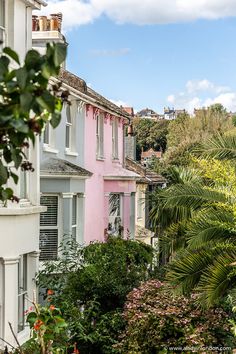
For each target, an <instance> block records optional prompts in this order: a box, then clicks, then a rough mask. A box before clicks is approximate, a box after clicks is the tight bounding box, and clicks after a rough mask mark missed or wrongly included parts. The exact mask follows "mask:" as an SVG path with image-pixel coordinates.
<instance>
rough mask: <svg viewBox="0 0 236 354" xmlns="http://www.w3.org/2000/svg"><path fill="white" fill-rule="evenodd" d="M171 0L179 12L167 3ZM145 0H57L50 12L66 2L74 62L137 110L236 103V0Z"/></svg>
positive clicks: (70, 65)
mask: <svg viewBox="0 0 236 354" xmlns="http://www.w3.org/2000/svg"><path fill="white" fill-rule="evenodd" d="M167 2H168V3H169V5H172V6H175V7H176V8H175V10H176V11H175V12H174V9H172V11H170V10H168V9H165V6H164V3H166V4H167ZM189 2H192V4H193V6H192V7H191V5H189ZM222 2H224V4H225V5H223V7H222V4H221V3H222ZM112 3H113V6H112ZM180 3H181V6H182V7H181V8H177V6H180ZM101 4H103V7H102V8H101V6H102V5H101ZM141 4H143V1H141V0H126V1H124V0H120V1H119V2H118V1H117V0H109V2H108V0H87V1H80V0H66V1H65V0H62V1H60V0H52V1H51V2H50V1H49V7H48V9H47V11H46V12H48V11H50V12H48V13H51V12H52V11H53V10H54V11H58V10H59V11H60V10H61V12H62V13H63V15H64V31H65V35H66V38H67V41H68V43H69V52H68V59H67V69H68V70H70V71H72V72H73V73H75V74H77V75H78V76H80V77H82V78H83V79H85V80H86V82H87V84H89V85H91V87H92V88H93V89H95V90H96V91H98V92H99V93H101V94H102V95H104V96H105V97H107V98H109V99H111V100H113V101H115V102H117V103H118V104H121V103H122V104H125V105H129V106H133V107H134V108H135V110H140V109H142V108H145V107H149V108H152V109H154V110H156V111H158V112H159V113H161V112H162V111H163V107H164V106H168V105H169V106H171V107H172V106H174V107H176V108H186V109H188V110H189V111H192V110H193V108H194V107H201V106H207V105H210V104H212V103H215V102H220V103H222V104H224V105H225V106H226V107H227V108H228V110H232V111H234V110H235V111H236V46H235V45H234V42H235V38H236V18H235V17H234V16H236V4H235V1H231V0H224V1H221V0H207V1H206V0H197V1H196V2H195V0H188V3H187V2H186V0H166V1H165V2H164V1H163V0H146V6H145V7H142V5H141ZM199 4H200V5H199ZM207 4H208V5H207ZM209 4H210V5H209ZM194 6H195V7H194Z"/></svg>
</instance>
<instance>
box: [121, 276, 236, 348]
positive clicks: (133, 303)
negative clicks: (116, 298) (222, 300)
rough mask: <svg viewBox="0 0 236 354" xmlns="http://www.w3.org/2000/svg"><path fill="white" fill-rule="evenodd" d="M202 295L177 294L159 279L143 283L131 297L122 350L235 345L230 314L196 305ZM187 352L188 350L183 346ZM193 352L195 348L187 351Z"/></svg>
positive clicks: (218, 309)
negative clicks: (205, 309) (206, 309)
mask: <svg viewBox="0 0 236 354" xmlns="http://www.w3.org/2000/svg"><path fill="white" fill-rule="evenodd" d="M197 298H198V296H197V295H192V296H191V297H190V298H185V297H183V296H173V295H172V292H171V289H169V288H168V287H167V286H166V285H165V284H163V283H161V282H159V281H158V280H150V281H148V282H146V283H143V284H142V285H141V286H140V287H139V288H138V289H134V290H133V291H132V292H131V293H130V294H129V295H128V297H127V302H126V305H125V311H124V318H125V319H126V321H127V325H126V328H125V331H124V332H123V333H122V334H121V336H120V343H119V344H117V345H115V347H116V349H118V352H119V353H122V354H123V353H126V354H141V353H175V352H176V351H175V350H173V349H171V347H186V346H189V347H192V348H195V351H196V352H200V351H201V350H200V349H201V347H204V346H219V347H226V346H228V347H231V348H232V349H233V348H234V347H235V344H236V340H235V338H234V337H233V335H232V334H231V333H230V323H229V321H228V317H229V315H228V314H227V313H226V312H225V311H223V310H222V309H220V308H215V309H210V310H208V311H204V310H202V309H200V308H199V307H198V306H197V305H196V300H197ZM182 351H183V352H184V350H182ZM186 352H192V350H189V351H186Z"/></svg>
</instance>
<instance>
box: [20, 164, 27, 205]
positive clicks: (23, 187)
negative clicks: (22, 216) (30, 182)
mask: <svg viewBox="0 0 236 354" xmlns="http://www.w3.org/2000/svg"><path fill="white" fill-rule="evenodd" d="M26 198H27V175H26V171H22V170H20V199H26Z"/></svg>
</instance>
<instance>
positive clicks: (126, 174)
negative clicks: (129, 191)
mask: <svg viewBox="0 0 236 354" xmlns="http://www.w3.org/2000/svg"><path fill="white" fill-rule="evenodd" d="M103 178H104V179H105V180H113V179H116V180H137V179H139V178H140V175H139V174H137V173H136V172H133V171H130V170H129V169H126V168H124V167H122V166H121V165H118V166H116V167H115V168H113V170H112V171H111V172H107V173H106V174H105V175H104V176H103Z"/></svg>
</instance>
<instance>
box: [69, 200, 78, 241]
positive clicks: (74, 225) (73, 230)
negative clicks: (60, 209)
mask: <svg viewBox="0 0 236 354" xmlns="http://www.w3.org/2000/svg"><path fill="white" fill-rule="evenodd" d="M74 203H75V204H74ZM74 207H75V210H74ZM74 216H75V220H73V217H74ZM73 221H74V222H73ZM71 233H72V235H71V236H72V238H74V239H75V240H77V234H78V195H77V194H74V195H73V197H72V212H71Z"/></svg>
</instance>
